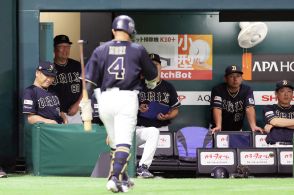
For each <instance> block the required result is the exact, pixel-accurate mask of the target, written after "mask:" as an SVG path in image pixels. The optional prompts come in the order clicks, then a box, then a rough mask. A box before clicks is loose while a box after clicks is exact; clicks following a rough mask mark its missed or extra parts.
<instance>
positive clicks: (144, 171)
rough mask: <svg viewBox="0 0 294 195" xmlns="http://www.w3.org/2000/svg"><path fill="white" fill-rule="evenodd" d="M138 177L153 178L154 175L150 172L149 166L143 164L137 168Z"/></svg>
mask: <svg viewBox="0 0 294 195" xmlns="http://www.w3.org/2000/svg"><path fill="white" fill-rule="evenodd" d="M137 175H138V176H139V177H142V178H146V179H147V178H153V177H154V175H153V174H152V173H150V172H149V170H148V166H147V165H144V164H142V165H141V166H139V167H138V168H137Z"/></svg>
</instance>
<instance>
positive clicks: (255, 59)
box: [242, 53, 294, 82]
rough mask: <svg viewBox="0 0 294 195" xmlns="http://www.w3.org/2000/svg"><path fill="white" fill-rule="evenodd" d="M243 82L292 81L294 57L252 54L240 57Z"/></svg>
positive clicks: (289, 55)
mask: <svg viewBox="0 0 294 195" xmlns="http://www.w3.org/2000/svg"><path fill="white" fill-rule="evenodd" d="M242 71H243V73H244V74H243V79H244V80H254V81H275V82H276V81H277V80H284V79H287V80H292V79H293V73H294V55H291V54H252V53H244V54H243V56H242Z"/></svg>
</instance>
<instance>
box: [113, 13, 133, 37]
mask: <svg viewBox="0 0 294 195" xmlns="http://www.w3.org/2000/svg"><path fill="white" fill-rule="evenodd" d="M112 29H114V30H122V31H124V32H126V33H128V34H129V35H130V36H134V35H135V34H136V30H135V22H134V20H133V19H132V18H131V17H129V16H126V15H120V16H117V17H116V18H114V20H113V22H112Z"/></svg>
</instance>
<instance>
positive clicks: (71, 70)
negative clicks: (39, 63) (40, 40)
mask: <svg viewBox="0 0 294 195" xmlns="http://www.w3.org/2000/svg"><path fill="white" fill-rule="evenodd" d="M71 44H72V42H71V41H70V40H69V38H68V36H66V35H57V36H55V38H54V64H55V68H56V70H57V75H56V77H55V80H54V82H53V84H52V86H51V87H50V88H52V89H53V90H54V91H55V93H56V94H57V96H58V98H59V101H60V109H61V111H62V112H64V113H66V117H67V119H68V123H82V119H81V116H80V113H79V103H80V100H81V94H82V82H81V80H80V78H79V77H80V74H81V64H80V62H78V61H76V60H74V59H71V58H69V55H70V48H71Z"/></svg>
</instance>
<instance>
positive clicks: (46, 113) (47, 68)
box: [23, 62, 67, 124]
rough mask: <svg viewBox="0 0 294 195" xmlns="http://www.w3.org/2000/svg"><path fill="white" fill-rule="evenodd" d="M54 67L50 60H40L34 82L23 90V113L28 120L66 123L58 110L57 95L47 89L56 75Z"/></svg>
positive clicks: (32, 122) (31, 122) (32, 121)
mask: <svg viewBox="0 0 294 195" xmlns="http://www.w3.org/2000/svg"><path fill="white" fill-rule="evenodd" d="M56 73H57V71H56V69H55V67H54V64H53V63H51V62H41V63H40V64H39V65H38V67H37V69H36V78H35V81H34V84H33V85H31V86H29V87H27V88H26V89H25V90H24V95H23V113H24V114H26V115H27V119H28V122H29V123H30V124H34V123H37V122H44V123H51V124H57V123H59V124H61V123H67V120H66V117H65V115H64V113H61V112H60V103H59V99H58V97H57V95H56V94H55V93H54V92H53V91H52V90H51V89H49V86H50V85H51V84H52V83H53V81H54V78H55V76H56Z"/></svg>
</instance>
